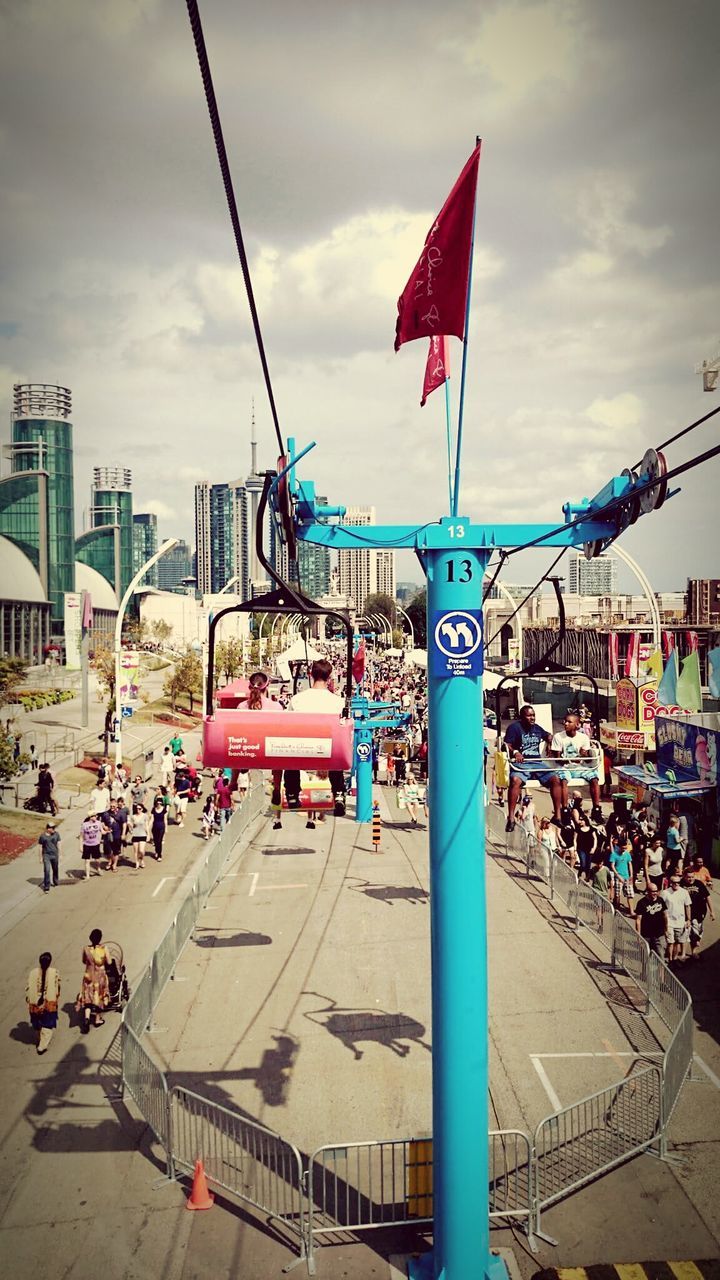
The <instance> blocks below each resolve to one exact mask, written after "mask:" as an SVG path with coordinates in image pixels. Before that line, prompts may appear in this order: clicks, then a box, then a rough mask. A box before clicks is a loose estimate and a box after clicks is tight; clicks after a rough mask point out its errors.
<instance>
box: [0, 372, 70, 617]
mask: <svg viewBox="0 0 720 1280" xmlns="http://www.w3.org/2000/svg"><path fill="white" fill-rule="evenodd" d="M71 413H72V396H71V393H70V391H69V390H68V388H67V387H60V386H55V385H54V384H51V383H44V382H28V383H17V384H16V385H15V386H14V388H13V420H12V435H11V442H10V444H9V445H8V446H7V448H6V450H5V454H6V456H7V457H8V458H9V460H10V475H9V476H7V477H6V478H5V479H4V480H2V481H0V533H2V534H4V535H5V537H6V538H9V539H10V541H11V542H14V543H15V544H16V546H18V547H19V548H20V550H21V551H23V552H24V554H25V555H26V556H27V557H28V558H29V559H30V561H31V562H32V564H33V565H34V567H35V568H36V569H37V572H38V574H39V576H40V581H41V583H42V586H43V589H44V590H45V591H46V592H47V596H48V599H49V601H50V603H51V606H52V620H53V624H54V629H57V627H61V624H62V619H63V609H64V595H65V592H66V591H74V590H75V533H74V520H75V511H74V506H75V503H74V483H73V429H72V423H71V421H70V415H71Z"/></svg>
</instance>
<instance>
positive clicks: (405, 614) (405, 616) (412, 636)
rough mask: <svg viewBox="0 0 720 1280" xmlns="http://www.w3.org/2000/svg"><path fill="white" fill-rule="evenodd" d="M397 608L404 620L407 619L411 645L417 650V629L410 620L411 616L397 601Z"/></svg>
mask: <svg viewBox="0 0 720 1280" xmlns="http://www.w3.org/2000/svg"><path fill="white" fill-rule="evenodd" d="M395 608H396V609H397V611H398V613H401V614H402V616H403V618H405V619H406V621H407V624H408V626H409V628H410V644H411V646H412V648H413V649H414V648H415V628H414V626H413V624H412V622H411V620H410V614H409V613H406V612H405V610H404V609H403V607H402V605H400V604H398V602H397V600H396V601H395Z"/></svg>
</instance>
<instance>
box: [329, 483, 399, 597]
mask: <svg viewBox="0 0 720 1280" xmlns="http://www.w3.org/2000/svg"><path fill="white" fill-rule="evenodd" d="M341 523H342V524H343V526H348V525H349V526H352V527H355V526H357V527H359V528H362V527H363V526H365V527H367V526H368V525H373V524H375V508H374V507H348V509H347V512H346V514H345V515H344V516H343V519H342V521H341ZM338 575H339V589H340V594H341V595H347V596H351V597H352V599H353V600H354V601H355V607H356V609H357V611H358V613H362V610H363V608H364V605H365V601H366V600H367V598H368V596H370V595H375V594H376V593H377V592H382V593H383V594H385V595H389V596H391V597H392V598H393V599H394V598H395V552H394V551H392V550H382V551H376V550H374V549H373V548H372V547H365V546H363V539H362V534H358V544H357V548H355V549H352V550H350V549H348V550H342V551H339V552H338Z"/></svg>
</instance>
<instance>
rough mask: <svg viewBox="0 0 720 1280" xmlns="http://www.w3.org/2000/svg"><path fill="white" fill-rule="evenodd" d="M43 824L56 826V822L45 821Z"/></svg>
mask: <svg viewBox="0 0 720 1280" xmlns="http://www.w3.org/2000/svg"><path fill="white" fill-rule="evenodd" d="M45 826H46V827H56V826H57V822H46V823H45Z"/></svg>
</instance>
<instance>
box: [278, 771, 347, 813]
mask: <svg viewBox="0 0 720 1280" xmlns="http://www.w3.org/2000/svg"><path fill="white" fill-rule="evenodd" d="M299 800H300V806H299V808H300V811H301V812H303V813H306V812H307V811H308V810H310V811H312V810H317V811H322V812H324V813H330V812H332V810H333V809H334V808H335V797H334V796H333V793H332V788H331V786H330V780H329V778H327V777H325V778H319V777H318V776H317V774H315V773H311V772H310V771H309V770H302V771H301V773H300V795H299ZM282 807H283V809H287V808H288V802H287V796H286V795H285V789H284V788H283V799H282Z"/></svg>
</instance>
